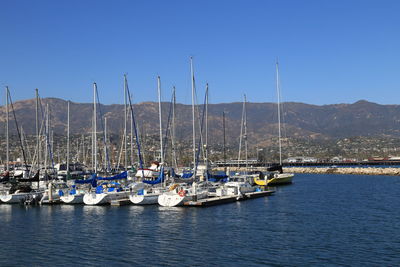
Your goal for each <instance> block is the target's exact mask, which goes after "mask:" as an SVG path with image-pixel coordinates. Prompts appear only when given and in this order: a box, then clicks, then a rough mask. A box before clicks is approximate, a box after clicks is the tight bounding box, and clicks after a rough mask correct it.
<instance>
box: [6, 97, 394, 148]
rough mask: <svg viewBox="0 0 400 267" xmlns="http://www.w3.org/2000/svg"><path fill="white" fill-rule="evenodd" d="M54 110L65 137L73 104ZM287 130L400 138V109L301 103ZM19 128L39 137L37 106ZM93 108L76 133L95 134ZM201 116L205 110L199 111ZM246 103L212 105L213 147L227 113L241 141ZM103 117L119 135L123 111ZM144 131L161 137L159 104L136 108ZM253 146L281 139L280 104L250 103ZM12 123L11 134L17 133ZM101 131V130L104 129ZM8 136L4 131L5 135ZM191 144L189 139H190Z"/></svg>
mask: <svg viewBox="0 0 400 267" xmlns="http://www.w3.org/2000/svg"><path fill="white" fill-rule="evenodd" d="M46 105H48V106H49V108H50V110H51V121H52V126H53V130H54V133H55V134H65V132H66V123H67V101H65V100H62V99H58V98H45V99H42V106H43V108H45V106H46ZM169 106H170V104H169V103H166V102H165V103H163V104H162V108H163V114H164V119H165V121H167V114H168V111H169ZM283 106H284V107H283V109H284V126H285V127H284V128H285V134H286V135H287V136H288V137H294V138H312V139H335V138H344V137H353V136H374V135H386V136H400V106H399V105H380V104H376V103H372V102H368V101H365V100H360V101H357V102H355V103H353V104H332V105H321V106H318V105H310V104H304V103H297V102H287V103H284V104H283ZM14 108H15V111H16V116H17V119H18V122H19V125H20V126H22V127H23V129H24V132H25V133H28V134H34V131H35V100H34V99H28V100H22V101H18V102H15V103H14ZM92 108H93V104H91V103H74V102H71V125H70V126H71V132H72V133H73V134H89V132H90V129H91V119H92ZM176 109H177V110H176V114H177V118H176V122H177V132H178V138H181V139H185V138H188V136H190V134H191V131H192V130H191V129H192V128H191V124H192V121H191V106H190V105H184V104H177V105H176ZM199 109H200V110H201V107H200V108H199ZM241 109H242V103H239V102H236V103H220V104H210V105H209V121H210V122H209V136H210V140H211V141H212V142H213V143H222V112H223V111H225V113H226V127H227V129H226V132H227V138H228V140H230V141H236V140H238V138H239V133H240V121H241V112H242V111H241ZM99 110H101V112H102V114H103V116H107V124H108V131H109V132H110V133H116V134H119V133H121V132H122V126H123V117H124V116H123V105H120V104H112V105H101V106H100V109H99ZM134 112H135V116H136V118H137V121H138V123H139V125H140V126H141V127H142V128H143V129H144V131H145V132H146V133H147V134H157V131H158V130H157V129H158V104H157V103H154V102H143V103H139V104H135V105H134ZM247 116H248V132H249V134H248V140H249V142H250V143H252V144H264V143H267V142H269V140H270V138H271V137H273V136H276V134H277V107H276V104H274V103H248V104H247ZM10 120H11V130H12V129H13V127H14V123H13V121H12V116H10ZM4 123H5V107H4V106H2V107H0V127H1V129H4ZM99 127H100V126H99ZM0 134H1V135H3V134H4V131H2V133H0ZM188 140H189V139H188Z"/></svg>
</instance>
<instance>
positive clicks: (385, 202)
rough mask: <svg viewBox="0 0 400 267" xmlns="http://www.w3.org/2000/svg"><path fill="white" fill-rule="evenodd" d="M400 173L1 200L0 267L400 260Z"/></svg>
mask: <svg viewBox="0 0 400 267" xmlns="http://www.w3.org/2000/svg"><path fill="white" fill-rule="evenodd" d="M399 188H400V177H393V176H356V175H353V176H351V175H311V174H298V175H296V176H295V178H294V183H293V184H291V185H288V186H281V187H277V188H276V193H275V194H274V195H273V196H269V197H265V198H259V199H253V200H247V201H242V202H236V203H230V204H225V205H219V206H213V207H207V208H187V207H186V208H185V207H179V208H163V207H159V206H146V207H143V206H121V207H111V206H108V207H107V206H104V207H97V206H68V205H56V206H41V207H38V206H31V207H30V206H21V205H5V204H1V205H0V266H67V265H68V266H73V265H77V266H105V265H107V266H110V265H111V266H266V265H270V266H280V265H284V266H309V265H314V266H321V265H331V266H336V265H341V266H398V265H399V264H400V212H399V207H400V194H399Z"/></svg>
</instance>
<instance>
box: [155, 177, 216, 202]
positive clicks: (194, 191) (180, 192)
mask: <svg viewBox="0 0 400 267" xmlns="http://www.w3.org/2000/svg"><path fill="white" fill-rule="evenodd" d="M171 189H172V190H170V191H168V192H165V193H163V194H161V195H160V196H159V197H158V204H160V206H163V207H176V206H183V205H184V204H185V202H188V201H197V200H200V199H204V198H207V197H208V185H206V184H205V183H204V184H197V183H196V182H193V183H192V185H191V186H189V185H187V184H177V186H176V187H171Z"/></svg>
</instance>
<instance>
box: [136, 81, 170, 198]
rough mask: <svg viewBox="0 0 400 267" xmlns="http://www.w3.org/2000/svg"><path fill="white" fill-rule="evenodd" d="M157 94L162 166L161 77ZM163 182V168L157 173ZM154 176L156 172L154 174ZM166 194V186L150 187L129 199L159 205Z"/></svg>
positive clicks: (162, 161) (162, 160)
mask: <svg viewBox="0 0 400 267" xmlns="http://www.w3.org/2000/svg"><path fill="white" fill-rule="evenodd" d="M157 92H158V114H159V123H160V147H161V149H160V158H161V165H162V164H164V151H163V134H162V130H163V127H162V109H161V79H160V76H158V77H157ZM140 172H143V170H141V171H140V170H138V173H140ZM157 172H158V174H159V177H160V178H161V180H163V181H164V182H165V175H164V173H161V172H164V169H163V167H161V169H160V171H157ZM152 175H154V172H153V174H152ZM164 192H165V184H164V187H162V186H155V185H153V186H148V187H146V188H144V189H142V190H139V191H136V192H133V193H131V194H130V195H129V199H130V201H131V202H132V203H133V204H136V205H152V204H157V202H158V197H159V196H160V195H161V194H163V193H164Z"/></svg>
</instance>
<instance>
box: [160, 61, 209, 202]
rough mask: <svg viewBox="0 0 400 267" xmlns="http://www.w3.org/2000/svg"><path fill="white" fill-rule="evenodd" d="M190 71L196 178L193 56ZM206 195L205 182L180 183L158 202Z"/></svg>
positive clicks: (185, 200) (198, 197)
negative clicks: (190, 184)
mask: <svg viewBox="0 0 400 267" xmlns="http://www.w3.org/2000/svg"><path fill="white" fill-rule="evenodd" d="M190 71H191V80H192V119H193V174H192V177H193V179H194V180H195V179H196V171H197V170H196V169H197V164H196V132H195V131H196V127H195V94H196V93H195V79H194V70H193V58H192V57H190ZM207 197H208V188H207V183H202V184H197V183H196V182H193V184H192V186H188V185H186V184H180V185H179V186H177V187H176V188H174V189H173V190H170V191H168V192H165V193H163V194H161V195H160V196H159V197H158V204H159V205H160V206H163V207H174V206H181V205H183V204H184V203H185V202H187V201H197V200H200V199H204V198H207Z"/></svg>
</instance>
